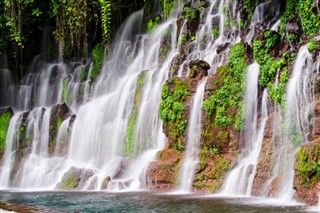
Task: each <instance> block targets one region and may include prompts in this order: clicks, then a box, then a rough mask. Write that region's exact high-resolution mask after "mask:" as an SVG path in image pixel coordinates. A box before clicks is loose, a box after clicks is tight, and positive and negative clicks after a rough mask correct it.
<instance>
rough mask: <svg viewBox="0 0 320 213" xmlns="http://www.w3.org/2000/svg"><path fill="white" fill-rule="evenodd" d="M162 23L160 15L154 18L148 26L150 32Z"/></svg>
mask: <svg viewBox="0 0 320 213" xmlns="http://www.w3.org/2000/svg"><path fill="white" fill-rule="evenodd" d="M159 23H160V16H157V17H155V18H154V20H150V21H149V22H148V25H147V28H148V32H149V33H151V32H152V31H153V30H154V29H155V28H156V27H157V26H158V25H159Z"/></svg>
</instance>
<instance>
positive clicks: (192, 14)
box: [183, 7, 197, 19]
mask: <svg viewBox="0 0 320 213" xmlns="http://www.w3.org/2000/svg"><path fill="white" fill-rule="evenodd" d="M183 12H184V15H183V18H184V19H196V18H197V14H196V11H195V10H194V9H192V8H190V7H184V8H183Z"/></svg>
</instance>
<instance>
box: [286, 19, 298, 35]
mask: <svg viewBox="0 0 320 213" xmlns="http://www.w3.org/2000/svg"><path fill="white" fill-rule="evenodd" d="M286 31H287V32H288V33H293V34H296V35H299V34H300V33H301V28H300V25H299V23H298V22H297V21H294V22H287V25H286Z"/></svg>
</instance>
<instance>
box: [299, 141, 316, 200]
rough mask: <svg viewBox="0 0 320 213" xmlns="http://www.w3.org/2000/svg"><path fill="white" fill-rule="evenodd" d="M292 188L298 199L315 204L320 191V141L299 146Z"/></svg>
mask: <svg viewBox="0 0 320 213" xmlns="http://www.w3.org/2000/svg"><path fill="white" fill-rule="evenodd" d="M294 188H295V189H296V196H297V199H298V200H299V201H302V202H305V203H308V204H311V205H315V204H316V203H317V202H318V196H319V191H320V141H318V140H315V141H314V142H313V143H310V144H308V145H307V146H303V147H301V148H300V151H299V152H298V153H297V155H296V162H295V180H294Z"/></svg>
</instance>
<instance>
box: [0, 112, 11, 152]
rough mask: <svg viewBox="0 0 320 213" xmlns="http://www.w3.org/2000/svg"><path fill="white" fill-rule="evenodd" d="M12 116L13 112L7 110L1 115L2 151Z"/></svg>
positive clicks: (0, 135)
mask: <svg viewBox="0 0 320 213" xmlns="http://www.w3.org/2000/svg"><path fill="white" fill-rule="evenodd" d="M11 118H12V113H11V112H5V113H3V114H1V115H0V151H3V150H4V149H5V146H6V137H7V132H8V128H9V124H10V119H11Z"/></svg>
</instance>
